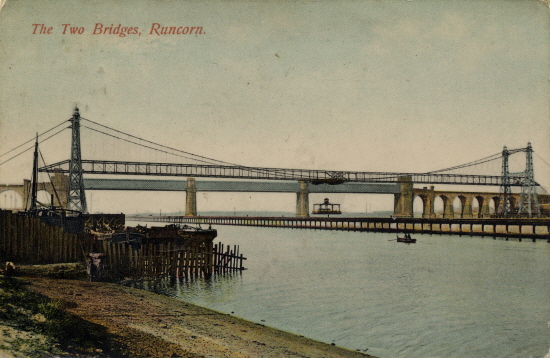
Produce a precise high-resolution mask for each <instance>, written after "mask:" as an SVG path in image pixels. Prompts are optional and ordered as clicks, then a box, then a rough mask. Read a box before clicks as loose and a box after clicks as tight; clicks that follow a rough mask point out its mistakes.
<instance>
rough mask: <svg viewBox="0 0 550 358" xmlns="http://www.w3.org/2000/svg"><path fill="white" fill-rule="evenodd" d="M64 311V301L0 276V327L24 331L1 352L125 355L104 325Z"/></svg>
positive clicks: (8, 340)
mask: <svg viewBox="0 0 550 358" xmlns="http://www.w3.org/2000/svg"><path fill="white" fill-rule="evenodd" d="M66 308H67V303H66V302H64V301H61V300H51V299H49V298H47V297H45V296H43V295H40V294H38V293H35V292H32V291H30V290H27V289H26V287H25V283H24V282H23V281H22V280H20V279H17V278H13V277H4V276H0V324H1V325H3V326H8V327H10V328H11V329H12V332H13V331H17V332H23V333H21V334H15V335H13V334H12V336H9V337H8V338H4V339H3V341H2V343H1V344H0V349H7V350H9V351H10V352H19V353H23V354H24V355H23V356H25V357H32V358H34V357H51V356H52V355H54V354H55V355H67V354H83V355H89V354H93V355H94V356H97V357H107V356H116V357H126V356H127V355H126V354H125V353H124V352H123V351H122V350H121V349H119V348H117V345H116V343H115V342H116V337H114V336H113V335H111V334H109V333H108V332H107V331H106V329H105V328H104V327H103V326H101V325H98V324H95V323H92V322H89V321H86V320H83V319H82V318H80V317H77V316H75V315H73V314H71V313H69V312H68V311H67V310H66ZM6 332H7V330H4V333H3V334H4V335H7V333H6ZM25 332H26V333H28V334H24V333H25ZM15 355H16V356H17V355H18V354H15Z"/></svg>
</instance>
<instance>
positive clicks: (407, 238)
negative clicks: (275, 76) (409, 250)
mask: <svg viewBox="0 0 550 358" xmlns="http://www.w3.org/2000/svg"><path fill="white" fill-rule="evenodd" d="M397 242H405V243H407V244H414V243H416V239H413V238H411V235H409V234H405V236H403V237H399V235H398V236H397Z"/></svg>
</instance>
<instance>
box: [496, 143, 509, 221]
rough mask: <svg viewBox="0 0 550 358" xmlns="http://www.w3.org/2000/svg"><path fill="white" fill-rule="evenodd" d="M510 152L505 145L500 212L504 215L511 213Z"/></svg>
mask: <svg viewBox="0 0 550 358" xmlns="http://www.w3.org/2000/svg"><path fill="white" fill-rule="evenodd" d="M509 156H510V152H509V151H508V148H506V146H504V149H503V150H502V184H501V185H500V202H499V208H498V209H499V210H498V214H499V215H502V216H505V217H506V216H509V215H510V197H511V194H512V189H511V187H510V171H509V168H508V157H509Z"/></svg>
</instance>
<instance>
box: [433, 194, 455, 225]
mask: <svg viewBox="0 0 550 358" xmlns="http://www.w3.org/2000/svg"><path fill="white" fill-rule="evenodd" d="M437 197H439V198H441V200H442V201H443V217H444V218H446V219H452V218H454V208H453V202H454V200H455V196H454V195H452V194H440V195H438V196H437Z"/></svg>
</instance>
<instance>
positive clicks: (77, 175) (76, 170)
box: [68, 107, 88, 213]
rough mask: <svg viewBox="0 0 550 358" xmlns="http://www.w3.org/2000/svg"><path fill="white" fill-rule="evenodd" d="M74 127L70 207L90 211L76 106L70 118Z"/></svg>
mask: <svg viewBox="0 0 550 358" xmlns="http://www.w3.org/2000/svg"><path fill="white" fill-rule="evenodd" d="M70 122H71V128H72V140H71V162H70V164H69V188H68V199H69V202H68V209H70V210H76V211H80V212H83V213H86V212H88V208H87V205H86V193H85V192H84V180H83V179H82V156H81V153H80V112H79V111H78V107H75V109H74V114H73V118H71V119H70Z"/></svg>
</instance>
